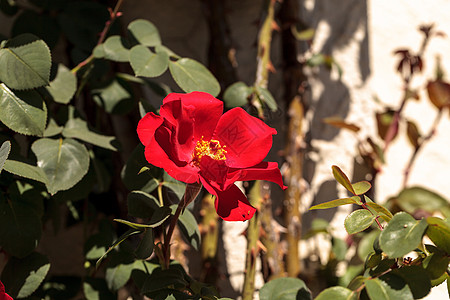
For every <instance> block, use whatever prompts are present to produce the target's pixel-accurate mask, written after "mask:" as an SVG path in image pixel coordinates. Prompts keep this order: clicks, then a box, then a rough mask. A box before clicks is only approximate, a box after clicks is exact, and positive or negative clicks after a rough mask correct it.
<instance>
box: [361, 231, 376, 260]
mask: <svg viewBox="0 0 450 300" xmlns="http://www.w3.org/2000/svg"><path fill="white" fill-rule="evenodd" d="M379 234H380V231H379V230H373V231H371V232H369V233H368V234H365V235H364V236H363V238H362V239H361V241H360V242H359V244H358V257H359V259H361V260H362V261H364V260H365V259H366V257H367V255H369V254H370V253H372V252H373V251H374V250H373V243H374V241H375V239H376V238H377V236H378V235H379Z"/></svg>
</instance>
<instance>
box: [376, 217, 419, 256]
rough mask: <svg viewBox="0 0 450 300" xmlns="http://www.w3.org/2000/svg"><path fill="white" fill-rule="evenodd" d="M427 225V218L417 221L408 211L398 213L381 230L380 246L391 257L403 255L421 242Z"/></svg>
mask: <svg viewBox="0 0 450 300" xmlns="http://www.w3.org/2000/svg"><path fill="white" fill-rule="evenodd" d="M427 226H428V224H427V222H426V221H425V220H421V221H417V220H415V219H414V218H413V217H412V216H411V215H410V214H408V213H405V212H400V213H397V214H395V215H394V217H393V218H392V220H391V221H390V222H389V223H388V225H387V226H386V227H385V228H384V230H383V231H382V232H381V234H380V247H381V249H382V250H383V252H384V253H386V254H387V255H388V256H389V257H391V258H397V257H402V256H404V255H406V254H407V253H409V252H410V251H412V250H414V249H415V248H416V247H417V246H418V245H419V244H420V243H421V241H422V237H423V235H424V233H425V230H426V229H427Z"/></svg>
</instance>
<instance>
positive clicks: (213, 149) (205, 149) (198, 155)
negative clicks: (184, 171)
mask: <svg viewBox="0 0 450 300" xmlns="http://www.w3.org/2000/svg"><path fill="white" fill-rule="evenodd" d="M225 147H226V146H225V145H223V146H222V145H221V144H220V142H219V141H218V140H210V141H205V140H203V136H202V138H201V139H200V140H199V141H197V145H195V148H194V152H193V153H192V163H193V164H194V165H195V166H197V167H198V166H200V161H201V159H202V157H203V156H209V157H210V158H212V159H214V160H225V159H226V156H225V153H227V150H225V149H224V148H225Z"/></svg>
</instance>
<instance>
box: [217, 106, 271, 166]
mask: <svg viewBox="0 0 450 300" xmlns="http://www.w3.org/2000/svg"><path fill="white" fill-rule="evenodd" d="M276 133H277V131H276V130H275V129H273V128H271V127H269V126H267V125H266V124H265V123H264V122H263V121H261V120H259V119H257V118H255V117H252V116H250V115H249V114H248V113H247V112H246V111H245V110H243V109H242V108H240V107H237V108H233V109H231V110H229V111H228V112H226V113H225V114H224V115H223V116H222V117H221V118H220V120H219V122H218V123H217V127H216V130H215V132H214V139H217V140H219V141H220V142H221V144H222V145H225V146H226V148H225V149H226V150H227V153H226V158H227V160H226V164H227V165H228V166H229V167H231V168H247V167H251V166H254V165H256V164H258V163H260V162H261V161H262V160H263V159H264V158H265V157H266V155H267V153H268V152H269V150H270V148H271V147H272V135H274V134H276Z"/></svg>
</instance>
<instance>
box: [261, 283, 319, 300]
mask: <svg viewBox="0 0 450 300" xmlns="http://www.w3.org/2000/svg"><path fill="white" fill-rule="evenodd" d="M259 299H260V300H290V299H299V300H307V299H312V295H311V292H310V290H309V289H308V287H307V286H306V284H305V283H304V282H303V281H302V280H300V279H298V278H276V279H273V280H271V281H269V282H267V283H266V284H265V285H264V286H263V287H262V288H261V289H260V290H259Z"/></svg>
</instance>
